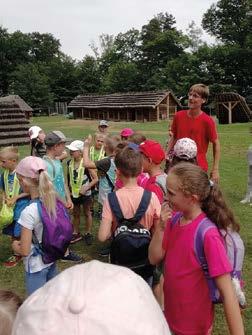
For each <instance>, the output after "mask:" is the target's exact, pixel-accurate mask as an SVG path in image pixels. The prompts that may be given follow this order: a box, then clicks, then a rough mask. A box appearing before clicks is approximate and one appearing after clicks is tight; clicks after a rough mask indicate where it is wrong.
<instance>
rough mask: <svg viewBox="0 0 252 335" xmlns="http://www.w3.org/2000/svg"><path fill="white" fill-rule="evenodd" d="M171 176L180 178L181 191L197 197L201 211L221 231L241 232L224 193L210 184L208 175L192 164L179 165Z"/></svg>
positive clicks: (171, 170) (171, 171) (172, 169)
mask: <svg viewBox="0 0 252 335" xmlns="http://www.w3.org/2000/svg"><path fill="white" fill-rule="evenodd" d="M169 174H173V175H175V176H176V177H178V180H179V183H180V185H179V189H180V190H181V191H182V192H183V193H184V194H185V195H193V194H195V195H197V196H198V199H199V202H200V205H201V209H202V211H203V212H205V213H206V215H207V217H208V218H209V219H210V220H211V221H212V222H213V223H215V224H216V226H217V227H218V228H219V229H224V230H227V228H228V227H230V228H232V229H233V230H234V231H239V229H240V226H239V224H238V223H237V221H236V220H235V217H234V214H233V212H232V211H231V210H230V209H229V208H228V206H227V204H226V202H225V199H224V197H223V195H222V192H221V190H220V188H219V186H218V184H216V183H212V182H210V180H209V178H208V175H207V173H206V172H205V171H204V170H202V169H201V168H200V167H199V166H197V165H193V164H191V163H178V164H177V165H175V166H173V167H172V168H171V169H170V171H169Z"/></svg>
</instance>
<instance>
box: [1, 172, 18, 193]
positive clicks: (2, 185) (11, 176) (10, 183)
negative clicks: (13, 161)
mask: <svg viewBox="0 0 252 335" xmlns="http://www.w3.org/2000/svg"><path fill="white" fill-rule="evenodd" d="M14 177H15V172H13V173H9V174H8V184H9V191H10V192H11V191H12V189H13V184H14ZM0 189H1V190H3V191H5V185H4V174H3V173H1V176H0Z"/></svg>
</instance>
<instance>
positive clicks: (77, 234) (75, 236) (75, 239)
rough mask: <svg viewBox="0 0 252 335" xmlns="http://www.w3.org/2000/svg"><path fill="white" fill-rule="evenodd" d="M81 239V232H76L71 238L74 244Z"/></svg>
mask: <svg viewBox="0 0 252 335" xmlns="http://www.w3.org/2000/svg"><path fill="white" fill-rule="evenodd" d="M81 240H82V236H81V234H80V233H74V234H73V235H72V239H71V241H70V243H71V244H73V243H76V242H79V241H81Z"/></svg>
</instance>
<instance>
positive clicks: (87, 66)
mask: <svg viewBox="0 0 252 335" xmlns="http://www.w3.org/2000/svg"><path fill="white" fill-rule="evenodd" d="M77 76H78V87H79V92H82V93H95V92H98V91H99V90H100V85H101V78H100V77H101V75H100V70H99V64H98V61H97V60H96V59H95V58H94V57H92V56H86V57H84V59H83V60H82V61H81V62H79V64H78V67H77Z"/></svg>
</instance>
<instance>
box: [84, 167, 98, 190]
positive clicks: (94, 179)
mask: <svg viewBox="0 0 252 335" xmlns="http://www.w3.org/2000/svg"><path fill="white" fill-rule="evenodd" d="M89 173H90V176H91V178H92V181H91V182H90V183H88V185H83V186H82V187H81V189H80V194H83V195H84V194H85V193H86V192H87V191H88V190H90V189H91V188H92V187H93V186H94V185H95V184H97V183H98V176H97V173H96V170H94V169H92V170H91V169H90V170H89Z"/></svg>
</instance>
